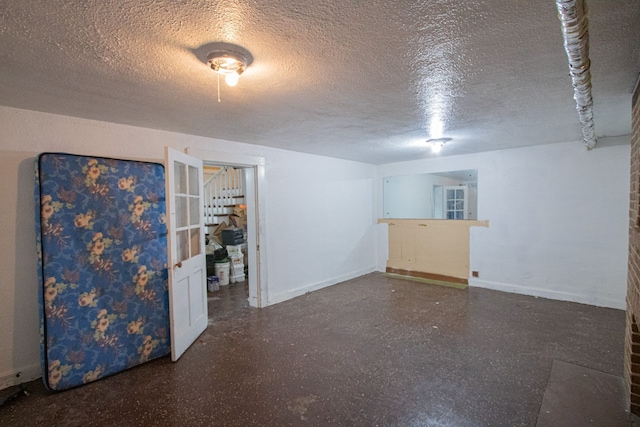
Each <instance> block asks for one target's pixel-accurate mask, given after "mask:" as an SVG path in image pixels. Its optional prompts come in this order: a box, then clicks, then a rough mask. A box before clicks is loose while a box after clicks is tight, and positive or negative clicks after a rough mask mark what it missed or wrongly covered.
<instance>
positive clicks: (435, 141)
mask: <svg viewBox="0 0 640 427" xmlns="http://www.w3.org/2000/svg"><path fill="white" fill-rule="evenodd" d="M449 141H451V138H431V139H427V145H429V146H430V147H431V151H432V152H433V153H439V152H440V150H442V147H444V144H446V143H447V142H449Z"/></svg>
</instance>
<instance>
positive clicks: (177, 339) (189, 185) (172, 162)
mask: <svg viewBox="0 0 640 427" xmlns="http://www.w3.org/2000/svg"><path fill="white" fill-rule="evenodd" d="M165 157H166V159H165V161H166V165H167V166H166V170H167V171H168V174H167V175H168V180H167V211H168V212H169V306H170V311H171V360H173V361H176V360H178V358H179V357H180V356H181V355H182V354H183V353H184V352H185V351H186V350H187V349H188V348H189V346H190V345H191V344H192V343H193V342H194V341H195V340H196V339H197V338H198V336H199V335H200V334H201V333H202V332H203V331H204V330H205V329H206V328H207V323H208V319H207V286H206V285H207V282H206V265H205V255H204V224H203V218H204V215H203V211H202V210H203V209H204V202H203V201H202V200H201V196H200V195H201V194H202V161H201V160H199V159H196V158H194V157H191V156H188V155H186V154H183V153H181V152H179V151H176V150H173V149H171V148H169V147H166V149H165Z"/></svg>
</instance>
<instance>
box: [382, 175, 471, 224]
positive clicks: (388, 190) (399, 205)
mask: <svg viewBox="0 0 640 427" xmlns="http://www.w3.org/2000/svg"><path fill="white" fill-rule="evenodd" d="M383 179H384V181H383V186H382V198H383V215H384V216H383V218H405V219H411V218H433V217H434V216H433V206H434V200H433V187H434V185H460V184H462V181H458V180H455V179H451V178H445V177H442V176H437V175H431V174H428V173H423V174H411V175H399V176H386V177H384V178H383Z"/></svg>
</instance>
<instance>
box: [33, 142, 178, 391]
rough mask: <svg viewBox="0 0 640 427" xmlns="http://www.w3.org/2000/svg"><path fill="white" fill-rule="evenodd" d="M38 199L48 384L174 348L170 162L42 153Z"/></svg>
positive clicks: (88, 376) (68, 382) (112, 369)
mask: <svg viewBox="0 0 640 427" xmlns="http://www.w3.org/2000/svg"><path fill="white" fill-rule="evenodd" d="M35 198H36V236H37V249H38V262H39V265H38V277H39V282H40V283H39V286H40V292H39V301H40V319H41V331H40V332H41V346H40V347H41V356H42V370H43V376H42V378H43V381H44V384H45V386H46V387H47V388H49V389H51V390H64V389H68V388H71V387H76V386H78V385H82V384H85V383H88V382H91V381H95V380H97V379H100V378H103V377H105V376H108V375H112V374H114V373H116V372H120V371H122V370H125V369H127V368H130V367H132V366H135V365H138V364H140V363H144V362H146V361H148V360H151V359H154V358H157V357H160V356H164V355H166V354H168V353H169V352H170V340H169V298H168V291H167V287H168V285H167V227H166V224H165V221H166V216H165V215H166V212H165V181H164V166H163V165H161V164H156V163H147V162H139V161H130V160H116V159H108V158H100V157H86V156H78V155H73V154H59V153H43V154H40V156H38V158H37V160H36V188H35Z"/></svg>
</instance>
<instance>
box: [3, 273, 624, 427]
mask: <svg viewBox="0 0 640 427" xmlns="http://www.w3.org/2000/svg"><path fill="white" fill-rule="evenodd" d="M209 295H210V296H211V297H210V299H209V309H210V312H211V313H210V314H211V321H210V326H209V328H208V329H207V331H206V332H205V333H204V334H203V335H202V336H201V337H200V338H199V339H198V341H197V342H196V343H195V344H194V345H193V346H192V347H191V348H190V349H189V350H188V351H187V352H186V353H185V355H184V356H183V357H182V359H180V361H179V362H177V363H171V361H170V360H169V358H168V357H165V358H161V359H157V360H155V361H152V362H149V363H147V364H144V365H141V366H138V367H136V368H133V369H131V370H129V371H126V372H123V373H120V374H117V375H114V376H112V377H110V378H106V379H103V380H100V381H97V382H95V383H91V384H88V385H85V386H82V387H79V388H77V389H73V390H68V391H65V392H60V393H50V392H47V391H46V390H45V389H44V387H43V386H42V385H41V382H40V381H33V382H30V383H28V384H26V387H27V390H28V392H29V396H23V397H19V398H17V399H14V400H13V401H11V402H9V403H7V404H5V405H3V406H2V407H1V408H0V425H1V426H14V425H16V426H22V425H29V426H30V425H47V426H53V425H55V426H78V425H82V426H103V425H127V426H133V425H136V426H137V425H140V426H151V425H163V426H171V425H180V426H187V425H188V426H196V425H202V426H252V425H255V426H289V425H290V426H301V425H302V426H304V425H310V426H324V425H336V426H376V425H378V426H535V425H536V422H537V419H538V413H539V412H540V409H541V405H542V401H543V394H544V392H545V390H546V389H547V384H548V382H549V378H550V374H551V370H552V365H553V364H554V360H559V361H562V362H567V363H571V364H575V365H579V366H582V367H586V368H590V369H593V370H596V371H600V372H603V373H605V374H611V375H614V376H618V377H620V376H622V364H623V343H624V317H625V316H624V312H623V311H621V310H613V309H603V308H596V307H592V306H587V305H581V304H575V303H567V302H560V301H552V300H546V299H542V298H534V297H528V296H522V295H516V294H508V293H502V292H496V291H490V290H486V289H478V288H470V289H466V290H461V289H454V288H447V287H441V286H434V285H427V284H422V283H416V282H412V281H406V280H402V279H397V278H390V277H387V276H385V275H383V274H380V273H372V274H369V275H366V276H363V277H360V278H357V279H354V280H350V281H347V282H344V283H341V284H339V285H335V286H332V287H330V288H327V289H323V290H320V291H317V292H313V293H311V294H307V295H305V296H302V297H299V298H296V299H294V300H291V301H287V302H284V303H281V304H277V305H275V306H272V307H268V308H266V309H262V310H258V309H252V308H249V307H248V305H247V303H246V297H247V293H246V288H245V287H243V286H242V285H236V286H229V287H223V288H222V290H221V291H219V292H216V293H211V294H209ZM578 397H579V396H578ZM578 400H579V399H578ZM565 415H566V414H565Z"/></svg>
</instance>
